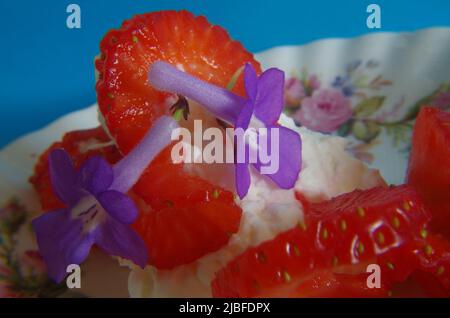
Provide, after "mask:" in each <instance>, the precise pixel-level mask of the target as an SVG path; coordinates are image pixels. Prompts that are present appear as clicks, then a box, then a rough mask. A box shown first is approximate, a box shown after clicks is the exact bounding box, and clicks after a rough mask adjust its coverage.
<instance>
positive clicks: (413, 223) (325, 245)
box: [212, 186, 429, 297]
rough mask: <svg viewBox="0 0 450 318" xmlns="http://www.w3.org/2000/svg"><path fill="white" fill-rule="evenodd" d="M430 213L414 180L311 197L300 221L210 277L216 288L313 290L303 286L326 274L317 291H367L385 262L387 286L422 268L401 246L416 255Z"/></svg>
mask: <svg viewBox="0 0 450 318" xmlns="http://www.w3.org/2000/svg"><path fill="white" fill-rule="evenodd" d="M428 219H429V216H428V213H427V211H426V210H425V208H424V206H423V204H422V202H421V200H420V198H419V196H418V195H417V194H416V192H415V191H414V190H413V189H412V188H410V187H408V186H398V187H391V188H374V189H370V190H366V191H360V190H357V191H354V192H352V193H348V194H344V195H341V196H338V197H336V198H334V199H332V200H329V201H326V202H322V203H313V204H310V205H309V207H308V210H307V211H306V213H305V219H304V223H302V225H300V226H297V227H295V228H293V229H291V230H289V231H287V232H284V233H282V234H280V235H278V236H277V237H276V238H275V239H273V240H271V241H267V242H264V243H262V244H261V245H259V246H257V247H253V248H250V249H248V250H247V251H246V252H244V253H243V254H241V255H240V256H238V257H237V258H236V259H234V260H233V261H231V262H230V263H229V264H228V265H227V266H226V267H225V268H223V269H222V270H220V271H219V272H218V273H217V275H216V277H215V279H214V281H213V283H212V290H213V295H214V296H218V297H260V296H262V297H264V296H281V297H285V296H298V297H302V296H310V295H311V293H309V292H308V293H304V289H303V288H301V287H302V286H303V284H305V281H306V282H309V281H310V280H311V279H316V278H317V277H328V278H327V279H325V282H322V283H321V284H316V286H317V290H315V293H314V296H316V297H318V296H329V289H328V287H327V286H328V285H330V286H334V287H333V288H331V289H332V290H336V291H338V292H339V293H341V292H342V295H343V296H347V295H348V296H349V297H350V296H351V297H355V295H361V296H365V295H368V294H367V290H365V289H364V288H363V287H361V288H360V287H357V286H364V284H365V283H366V281H365V278H366V277H367V276H366V274H365V272H366V268H367V265H368V264H379V265H380V268H381V277H382V279H383V285H384V286H385V288H389V287H390V286H391V285H392V283H393V282H398V281H403V280H405V279H406V278H407V277H408V275H409V274H410V273H411V272H412V271H414V270H415V269H416V268H415V267H416V266H415V264H416V263H415V262H412V263H410V262H409V258H406V259H404V258H402V257H403V255H404V254H403V251H406V250H407V249H408V251H409V254H408V255H410V256H411V255H413V253H412V252H411V251H412V249H411V247H412V246H413V245H414V244H415V242H416V239H417V238H420V233H421V232H422V230H423V229H424V227H425V225H426V223H427V221H428ZM403 248H404V250H403ZM324 272H325V273H326V274H323V273H324ZM336 275H347V276H341V277H346V278H347V281H346V282H347V283H345V280H343V279H342V278H340V279H339V278H338V277H339V276H336ZM355 275H357V276H355ZM356 277H360V279H361V280H362V282H358V280H357V279H356ZM336 280H338V281H340V280H343V281H344V283H340V284H339V283H337V282H336ZM307 284H308V283H307ZM336 286H342V288H336ZM349 286H350V287H349ZM351 286H353V288H352V287H351ZM355 286H356V287H355ZM345 290H346V292H343V291H345ZM358 290H359V291H358ZM378 292H380V293H381V291H378ZM333 293H334V292H333ZM381 294H382V293H381ZM373 295H376V296H380V294H379V293H377V292H374V293H373Z"/></svg>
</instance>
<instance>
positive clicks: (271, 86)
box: [254, 68, 284, 125]
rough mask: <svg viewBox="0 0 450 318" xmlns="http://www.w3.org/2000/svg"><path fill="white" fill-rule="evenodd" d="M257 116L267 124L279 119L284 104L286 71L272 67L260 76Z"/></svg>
mask: <svg viewBox="0 0 450 318" xmlns="http://www.w3.org/2000/svg"><path fill="white" fill-rule="evenodd" d="M254 105H255V106H254V107H255V111H254V112H255V116H256V117H257V118H258V119H259V120H261V121H262V122H263V123H265V124H267V125H273V124H275V123H276V122H277V121H278V118H279V117H280V114H281V111H282V110H283V106H284V72H283V71H281V70H279V69H277V68H271V69H268V70H267V71H265V72H264V73H262V74H261V76H260V77H259V78H258V93H257V97H256V101H255V104H254Z"/></svg>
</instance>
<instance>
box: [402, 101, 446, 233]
mask: <svg viewBox="0 0 450 318" xmlns="http://www.w3.org/2000/svg"><path fill="white" fill-rule="evenodd" d="M407 179H408V183H409V184H411V185H412V186H413V187H415V188H416V189H417V191H418V192H419V193H420V194H421V195H422V197H423V199H424V201H425V203H426V204H427V205H428V207H429V208H430V210H431V212H432V215H433V218H432V221H431V228H432V229H433V230H435V231H436V232H439V233H442V234H444V235H446V236H447V238H450V113H447V112H445V111H443V110H440V109H437V108H433V107H423V108H422V109H421V111H420V113H419V116H418V117H417V120H416V123H415V125H414V133H413V141H412V150H411V156H410V158H409V168H408V176H407Z"/></svg>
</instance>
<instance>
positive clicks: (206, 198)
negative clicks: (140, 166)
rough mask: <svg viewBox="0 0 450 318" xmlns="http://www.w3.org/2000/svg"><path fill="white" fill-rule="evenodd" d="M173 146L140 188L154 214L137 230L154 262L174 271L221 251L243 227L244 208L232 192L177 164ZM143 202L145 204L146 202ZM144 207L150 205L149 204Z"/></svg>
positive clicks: (143, 217)
mask: <svg viewBox="0 0 450 318" xmlns="http://www.w3.org/2000/svg"><path fill="white" fill-rule="evenodd" d="M170 150H171V148H170V147H168V148H167V149H166V150H165V151H164V152H162V153H161V154H160V155H159V156H158V157H157V158H156V159H155V160H154V162H153V163H152V164H151V165H150V167H149V168H148V169H147V171H146V172H145V174H144V175H143V176H142V177H141V179H140V180H139V182H138V183H137V184H136V186H135V187H134V191H135V193H136V194H138V195H140V196H141V198H142V199H143V201H145V203H146V204H145V205H149V206H150V210H149V209H148V208H143V209H141V210H142V211H146V210H149V211H148V212H143V213H141V214H140V217H139V219H138V220H137V222H136V223H135V224H134V228H135V229H136V231H137V232H138V233H139V234H140V236H141V237H142V238H143V239H144V241H145V242H146V243H147V247H148V253H149V258H150V263H151V264H152V265H154V266H156V267H157V268H161V269H170V268H173V267H174V266H177V265H181V264H186V263H189V262H192V261H194V260H195V259H197V258H199V257H201V256H203V255H205V254H207V253H210V252H213V251H216V250H217V249H219V248H220V247H222V246H223V245H225V244H226V243H227V242H228V240H229V238H230V236H231V234H233V233H236V232H237V231H238V229H239V223H240V218H241V213H242V211H241V209H240V207H239V206H237V205H236V204H235V202H234V196H233V194H232V193H231V192H230V191H226V190H225V189H222V188H220V187H217V186H214V185H213V184H211V183H209V182H207V181H205V180H203V179H201V178H199V177H197V176H193V175H189V174H187V173H186V172H185V171H184V170H183V165H182V164H176V165H174V164H172V163H171V161H170V160H171V158H170ZM141 204H142V202H141ZM145 205H144V206H145Z"/></svg>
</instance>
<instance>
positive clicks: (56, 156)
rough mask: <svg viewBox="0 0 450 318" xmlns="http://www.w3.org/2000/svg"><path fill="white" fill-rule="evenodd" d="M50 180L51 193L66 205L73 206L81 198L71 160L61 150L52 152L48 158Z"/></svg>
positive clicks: (79, 187)
mask: <svg viewBox="0 0 450 318" xmlns="http://www.w3.org/2000/svg"><path fill="white" fill-rule="evenodd" d="M48 163H49V171H50V180H51V183H52V188H53V191H54V192H55V193H56V195H57V196H58V198H59V199H60V200H61V201H62V202H64V203H66V204H67V205H74V204H75V203H77V202H78V200H79V199H80V198H81V196H82V189H81V186H80V185H79V182H78V178H77V173H76V171H75V168H74V167H73V163H72V159H71V158H70V156H69V154H68V153H67V152H66V151H65V150H63V149H55V150H53V151H52V152H51V153H50V155H49V157H48Z"/></svg>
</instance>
